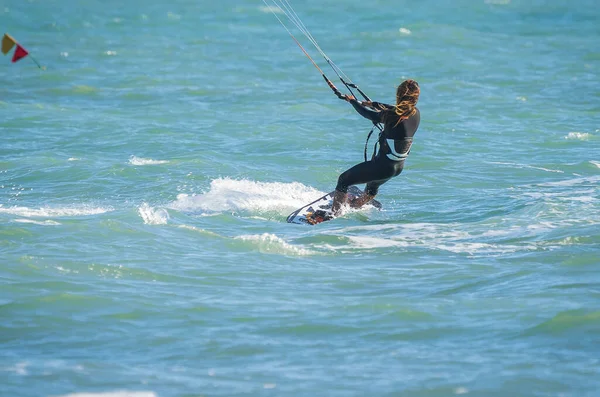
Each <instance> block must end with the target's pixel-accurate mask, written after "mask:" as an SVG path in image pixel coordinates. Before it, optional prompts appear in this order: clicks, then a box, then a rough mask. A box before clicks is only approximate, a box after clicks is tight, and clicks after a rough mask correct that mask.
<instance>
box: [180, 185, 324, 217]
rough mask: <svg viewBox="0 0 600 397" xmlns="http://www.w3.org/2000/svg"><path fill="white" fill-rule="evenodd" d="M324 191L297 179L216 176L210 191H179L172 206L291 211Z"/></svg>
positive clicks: (203, 209) (214, 209)
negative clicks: (282, 180) (256, 179)
mask: <svg viewBox="0 0 600 397" xmlns="http://www.w3.org/2000/svg"><path fill="white" fill-rule="evenodd" d="M324 194H325V193H323V192H320V191H318V190H316V189H313V188H311V187H308V186H305V185H303V184H301V183H298V182H292V183H281V182H255V181H249V180H234V179H229V178H219V179H215V180H213V181H212V182H211V183H210V189H209V191H208V192H206V193H204V194H199V195H188V194H180V195H179V196H177V200H176V201H174V202H173V203H171V204H170V205H169V208H172V209H175V210H178V211H207V212H225V211H244V210H246V211H277V212H279V213H282V214H287V213H288V212H289V211H290V210H293V209H296V208H299V207H301V206H302V205H304V204H306V203H307V202H310V201H312V200H316V199H317V198H319V197H320V196H323V195H324Z"/></svg>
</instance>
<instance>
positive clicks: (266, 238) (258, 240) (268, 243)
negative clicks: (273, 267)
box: [235, 233, 315, 256]
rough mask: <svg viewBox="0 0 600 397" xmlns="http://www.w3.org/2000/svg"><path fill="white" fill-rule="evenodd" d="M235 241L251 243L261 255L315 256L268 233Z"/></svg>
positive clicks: (247, 236) (239, 238)
mask: <svg viewBox="0 0 600 397" xmlns="http://www.w3.org/2000/svg"><path fill="white" fill-rule="evenodd" d="M235 239H236V240H241V241H244V242H248V243H251V244H252V245H253V246H254V247H255V248H257V249H258V251H259V252H262V253H270V254H280V255H292V256H304V255H314V254H315V252H312V251H310V250H307V249H305V248H301V247H297V246H295V245H292V244H290V243H288V242H286V241H285V240H283V239H281V238H279V237H277V236H276V235H274V234H270V233H263V234H260V235H244V236H238V237H235Z"/></svg>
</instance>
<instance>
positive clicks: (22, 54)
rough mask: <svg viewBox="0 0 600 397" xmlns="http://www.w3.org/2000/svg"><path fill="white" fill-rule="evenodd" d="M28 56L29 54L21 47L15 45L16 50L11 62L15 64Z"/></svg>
mask: <svg viewBox="0 0 600 397" xmlns="http://www.w3.org/2000/svg"><path fill="white" fill-rule="evenodd" d="M28 54H29V53H28V52H27V50H26V49H25V48H23V47H21V45H20V44H17V49H16V50H15V53H14V55H13V59H12V61H13V62H17V61H18V60H19V59H22V58H25V57H26V56H27V55H28Z"/></svg>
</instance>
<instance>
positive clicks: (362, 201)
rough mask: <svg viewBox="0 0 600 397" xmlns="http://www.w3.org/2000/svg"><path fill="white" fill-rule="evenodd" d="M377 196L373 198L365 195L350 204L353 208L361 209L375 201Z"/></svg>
mask: <svg viewBox="0 0 600 397" xmlns="http://www.w3.org/2000/svg"><path fill="white" fill-rule="evenodd" d="M374 198H375V196H371V195H370V194H367V193H363V194H361V195H360V196H358V197H355V198H353V199H352V200H350V202H349V204H350V207H351V208H360V207H362V206H363V205H365V204H367V203H368V202H369V201H371V200H373V199H374Z"/></svg>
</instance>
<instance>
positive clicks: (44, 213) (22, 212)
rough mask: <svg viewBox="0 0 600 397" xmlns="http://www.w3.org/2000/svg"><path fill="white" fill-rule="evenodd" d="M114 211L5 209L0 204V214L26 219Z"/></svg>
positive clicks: (99, 208)
mask: <svg viewBox="0 0 600 397" xmlns="http://www.w3.org/2000/svg"><path fill="white" fill-rule="evenodd" d="M111 211H113V209H112V208H105V207H92V206H85V205H84V206H75V207H41V208H29V207H19V206H13V207H3V206H2V204H0V214H9V215H17V216H22V217H25V218H61V217H71V216H89V215H99V214H104V213H106V212H111Z"/></svg>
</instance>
